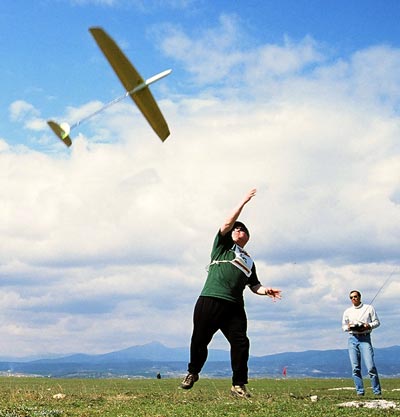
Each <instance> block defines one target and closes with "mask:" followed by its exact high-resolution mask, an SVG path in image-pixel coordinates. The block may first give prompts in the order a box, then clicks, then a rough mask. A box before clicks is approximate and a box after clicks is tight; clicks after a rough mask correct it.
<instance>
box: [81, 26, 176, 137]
mask: <svg viewBox="0 0 400 417" xmlns="http://www.w3.org/2000/svg"><path fill="white" fill-rule="evenodd" d="M89 30H90V33H91V34H92V35H93V37H94V39H95V41H96V42H97V45H98V46H99V48H100V49H101V50H102V51H103V54H104V55H105V57H106V58H107V60H108V62H109V63H110V65H111V67H112V68H113V70H114V71H115V73H116V74H117V76H118V78H119V79H120V81H121V83H122V85H123V86H124V88H125V90H126V91H127V92H128V93H129V95H130V97H131V98H132V100H133V101H134V102H135V103H136V105H137V106H138V108H139V110H140V111H141V112H142V114H143V116H144V117H145V118H146V120H147V121H148V122H149V124H150V126H151V127H152V128H153V130H154V131H155V132H156V133H157V135H158V137H159V138H160V139H161V140H162V141H164V140H165V139H166V138H167V137H168V136H169V133H170V132H169V128H168V125H167V122H166V121H165V119H164V116H163V115H162V113H161V111H160V109H159V107H158V105H157V103H156V101H155V99H154V97H153V95H152V94H151V92H150V89H149V87H148V83H146V82H145V81H144V80H143V78H142V77H141V76H140V74H139V73H138V72H137V71H136V69H135V67H134V66H133V65H132V64H131V63H130V61H129V60H128V58H127V57H126V56H125V55H124V53H123V52H122V51H121V49H120V48H119V46H118V45H117V44H116V43H115V41H114V40H113V39H111V38H110V36H109V35H108V34H107V33H106V32H105V31H104V30H103V29H102V28H98V27H93V28H90V29H89ZM135 88H136V89H137V90H136V91H133V90H135Z"/></svg>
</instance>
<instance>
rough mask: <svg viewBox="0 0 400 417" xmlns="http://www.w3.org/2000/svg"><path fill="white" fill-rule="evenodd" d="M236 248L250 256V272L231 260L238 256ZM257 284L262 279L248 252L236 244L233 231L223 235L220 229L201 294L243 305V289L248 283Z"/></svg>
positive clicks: (250, 284) (250, 285)
mask: <svg viewBox="0 0 400 417" xmlns="http://www.w3.org/2000/svg"><path fill="white" fill-rule="evenodd" d="M235 249H236V252H237V251H238V250H240V251H241V252H243V253H245V254H246V255H247V256H248V262H249V263H250V264H251V269H249V273H248V274H246V273H245V272H243V271H242V269H240V268H238V267H237V266H235V265H234V264H233V263H231V262H229V261H233V260H235V258H237V255H236V253H235ZM221 261H222V262H221ZM247 275H250V276H247ZM257 284H260V281H259V280H258V278H257V273H256V267H255V265H254V263H253V261H252V260H251V258H250V257H249V255H248V254H247V252H245V251H244V250H243V249H241V248H240V247H238V246H237V245H235V243H234V241H233V240H232V235H231V233H227V234H226V235H225V236H222V235H221V232H220V231H218V234H217V236H216V237H215V240H214V244H213V248H212V251H211V263H210V266H209V270H208V276H207V280H206V282H205V284H204V287H203V290H202V292H201V294H200V295H201V296H207V297H216V298H222V299H224V300H227V301H231V302H234V303H239V304H242V305H243V304H244V301H243V291H244V289H245V288H246V285H248V286H249V287H253V286H254V285H257Z"/></svg>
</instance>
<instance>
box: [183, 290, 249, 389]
mask: <svg viewBox="0 0 400 417" xmlns="http://www.w3.org/2000/svg"><path fill="white" fill-rule="evenodd" d="M218 330H221V331H222V333H223V334H224V336H225V337H226V338H227V340H228V342H229V343H230V346H231V366H232V373H233V374H232V384H233V385H244V384H247V382H248V379H247V378H248V368H247V362H248V360H249V348H250V343H249V339H248V338H247V335H246V332H247V317H246V312H245V310H244V307H243V306H241V305H240V304H236V303H231V302H229V301H225V300H222V299H219V298H213V297H199V299H198V300H197V303H196V306H195V308H194V314H193V334H192V340H191V345H190V363H189V367H188V372H190V373H192V374H198V373H200V371H201V369H202V368H203V365H204V364H205V362H206V360H207V355H208V349H207V346H208V344H209V343H210V342H211V339H212V337H213V336H214V334H215V333H216V332H217V331H218Z"/></svg>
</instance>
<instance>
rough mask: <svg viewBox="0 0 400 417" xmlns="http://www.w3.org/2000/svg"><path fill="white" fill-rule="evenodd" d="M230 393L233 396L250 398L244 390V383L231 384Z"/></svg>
mask: <svg viewBox="0 0 400 417" xmlns="http://www.w3.org/2000/svg"><path fill="white" fill-rule="evenodd" d="M231 394H232V395H234V396H235V397H241V398H250V397H251V395H250V393H249V392H247V390H246V385H232V388H231Z"/></svg>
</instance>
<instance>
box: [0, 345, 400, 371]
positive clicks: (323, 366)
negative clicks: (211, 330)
mask: <svg viewBox="0 0 400 417" xmlns="http://www.w3.org/2000/svg"><path fill="white" fill-rule="evenodd" d="M188 357H189V349H188V348H168V347H166V346H164V345H162V344H161V343H158V342H152V343H148V344H146V345H142V346H133V347H130V348H127V349H123V350H119V351H115V352H110V353H105V354H101V355H86V354H75V355H69V356H64V357H58V358H46V359H40V360H33V361H24V360H21V361H2V362H0V373H3V374H29V375H37V376H52V377H64V378H73V377H80V378H85V377H86V378H107V377H132V378H153V377H155V375H156V374H157V373H159V372H160V373H161V374H162V375H164V377H178V376H181V375H183V374H184V373H185V372H186V368H187V362H188ZM229 357H230V355H229V352H227V351H225V350H216V349H210V351H209V357H208V361H207V363H206V365H205V367H204V370H203V373H202V374H203V376H208V377H214V378H217V377H228V376H230V375H231V366H230V359H229ZM375 358H376V362H377V367H378V371H379V372H380V374H381V376H382V377H400V346H392V347H389V348H381V349H378V348H376V349H375ZM284 368H286V369H287V376H288V377H319V378H344V377H345V378H350V377H351V371H350V363H349V358H348V353H347V350H345V349H338V350H309V351H305V352H285V353H279V354H275V355H268V356H262V357H251V358H250V360H249V369H250V375H251V376H252V377H274V378H275V377H280V376H282V371H283V369H284Z"/></svg>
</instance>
